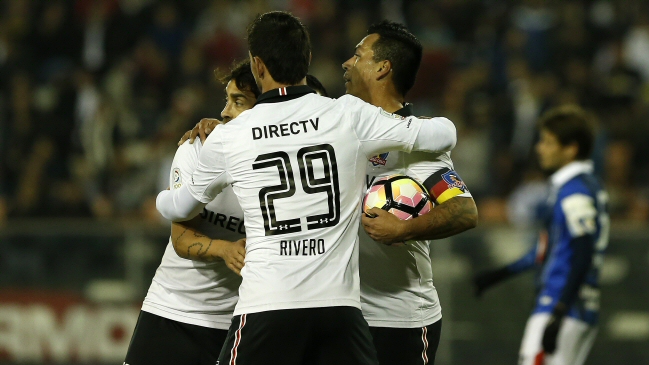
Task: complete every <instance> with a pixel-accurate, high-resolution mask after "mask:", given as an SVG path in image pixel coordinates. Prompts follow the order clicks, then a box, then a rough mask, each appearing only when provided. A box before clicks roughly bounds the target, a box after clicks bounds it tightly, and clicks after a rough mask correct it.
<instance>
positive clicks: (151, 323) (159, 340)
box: [124, 311, 228, 365]
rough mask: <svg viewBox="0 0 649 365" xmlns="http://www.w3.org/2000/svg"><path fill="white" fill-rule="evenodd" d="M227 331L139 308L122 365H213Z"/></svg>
mask: <svg viewBox="0 0 649 365" xmlns="http://www.w3.org/2000/svg"><path fill="white" fill-rule="evenodd" d="M227 333H228V331H226V330H219V329H215V328H207V327H201V326H195V325H193V324H187V323H181V322H177V321H174V320H171V319H167V318H163V317H160V316H156V315H155V314H151V313H148V312H144V311H140V317H139V318H138V319H137V325H136V326H135V330H134V331H133V337H132V338H131V343H130V345H129V346H128V351H127V352H126V359H125V360H124V364H126V365H178V364H183V365H214V364H216V360H217V359H218V357H219V353H220V352H221V347H223V343H224V342H225V338H226V336H227Z"/></svg>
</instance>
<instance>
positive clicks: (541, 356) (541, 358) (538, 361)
mask: <svg viewBox="0 0 649 365" xmlns="http://www.w3.org/2000/svg"><path fill="white" fill-rule="evenodd" d="M544 363H545V353H544V352H543V350H541V352H539V353H538V354H537V355H536V356H535V357H534V365H543V364H544Z"/></svg>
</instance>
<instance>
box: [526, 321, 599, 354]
mask: <svg viewBox="0 0 649 365" xmlns="http://www.w3.org/2000/svg"><path fill="white" fill-rule="evenodd" d="M549 319H550V313H537V314H533V315H532V316H531V317H530V319H529V320H528V321H527V325H526V326H525V334H524V335H523V342H522V343H521V349H520V351H519V354H518V355H519V359H518V365H582V364H583V363H584V361H586V357H587V356H588V353H589V352H590V349H591V348H592V347H593V342H595V336H596V335H597V327H595V326H591V325H589V324H587V323H585V322H582V321H579V320H576V319H574V318H570V317H565V318H564V319H563V323H562V324H561V328H560V329H559V335H558V337H557V349H556V351H555V352H554V354H552V355H548V354H545V355H544V354H543V347H542V345H541V340H542V339H543V331H544V330H545V325H546V324H547V323H548V320H549Z"/></svg>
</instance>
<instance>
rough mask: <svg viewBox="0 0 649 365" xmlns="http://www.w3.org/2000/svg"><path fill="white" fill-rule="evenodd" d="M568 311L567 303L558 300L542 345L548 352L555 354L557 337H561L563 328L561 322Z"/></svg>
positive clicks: (546, 326)
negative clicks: (560, 333) (560, 332)
mask: <svg viewBox="0 0 649 365" xmlns="http://www.w3.org/2000/svg"><path fill="white" fill-rule="evenodd" d="M566 312H567V308H566V306H565V304H563V303H562V302H558V303H557V305H556V306H555V307H554V310H553V311H552V314H551V315H550V319H549V320H548V323H547V324H546V325H545V330H544V331H543V339H542V340H541V345H542V346H543V352H545V353H546V354H553V353H554V351H555V350H556V349H557V338H558V337H559V330H560V329H561V323H562V322H563V317H564V316H565V315H566Z"/></svg>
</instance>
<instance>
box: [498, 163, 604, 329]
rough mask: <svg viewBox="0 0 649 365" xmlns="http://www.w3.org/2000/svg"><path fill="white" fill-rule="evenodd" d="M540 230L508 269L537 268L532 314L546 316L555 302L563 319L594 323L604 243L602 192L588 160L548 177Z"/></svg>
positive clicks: (566, 167) (517, 270)
mask: <svg viewBox="0 0 649 365" xmlns="http://www.w3.org/2000/svg"><path fill="white" fill-rule="evenodd" d="M551 182H552V188H551V193H550V197H549V199H548V202H547V206H546V213H545V217H544V226H545V227H544V228H545V229H544V230H542V232H541V233H540V235H539V240H538V243H537V245H536V247H534V248H533V249H532V250H531V251H530V252H529V253H528V254H527V255H525V256H524V257H522V258H521V259H520V260H518V261H517V262H515V263H513V264H512V265H510V266H509V269H510V270H511V271H514V272H519V271H523V270H526V269H529V268H533V267H534V268H536V269H537V276H536V285H537V291H538V296H537V298H536V305H535V308H534V313H541V312H552V310H553V309H554V307H555V306H556V304H557V303H558V302H562V303H564V304H566V305H568V306H569V308H570V310H569V312H568V315H569V316H570V317H573V318H577V319H579V320H582V321H584V322H587V323H590V324H595V323H596V322H597V317H598V312H599V289H598V277H599V270H600V268H601V265H602V263H603V255H604V251H605V249H606V246H607V245H608V237H609V227H610V221H609V217H608V214H607V201H608V198H607V194H606V192H605V191H604V190H603V189H602V187H601V185H600V183H599V181H598V179H597V178H596V177H595V176H594V175H593V173H592V164H590V163H589V162H583V161H578V162H572V163H570V164H568V165H566V166H564V167H562V168H561V169H560V170H559V171H557V172H556V173H555V174H554V175H552V177H551Z"/></svg>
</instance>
